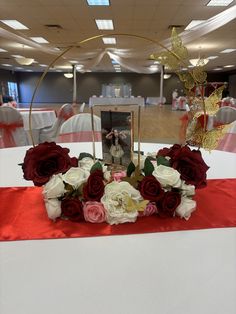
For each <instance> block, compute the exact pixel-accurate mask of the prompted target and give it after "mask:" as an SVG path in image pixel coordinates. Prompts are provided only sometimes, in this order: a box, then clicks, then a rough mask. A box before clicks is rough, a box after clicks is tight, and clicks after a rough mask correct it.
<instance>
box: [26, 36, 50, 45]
mask: <svg viewBox="0 0 236 314" xmlns="http://www.w3.org/2000/svg"><path fill="white" fill-rule="evenodd" d="M30 38H31V39H32V40H33V41H35V42H36V43H39V44H48V41H47V40H46V39H45V38H43V37H30Z"/></svg>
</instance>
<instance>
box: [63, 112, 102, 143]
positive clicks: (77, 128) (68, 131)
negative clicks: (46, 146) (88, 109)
mask: <svg viewBox="0 0 236 314" xmlns="http://www.w3.org/2000/svg"><path fill="white" fill-rule="evenodd" d="M93 121H94V137H95V141H101V118H100V117H98V116H96V115H93ZM92 140H93V133H92V122H91V114H90V113H79V114H76V115H74V116H73V117H71V118H70V119H68V120H67V121H66V122H64V123H63V124H62V126H61V129H60V135H59V136H58V139H57V142H60V143H69V142H91V141H92Z"/></svg>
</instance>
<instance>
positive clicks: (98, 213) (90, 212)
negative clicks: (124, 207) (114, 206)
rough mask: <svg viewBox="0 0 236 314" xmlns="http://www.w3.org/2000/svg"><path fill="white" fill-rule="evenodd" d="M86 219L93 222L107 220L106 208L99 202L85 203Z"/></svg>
mask: <svg viewBox="0 0 236 314" xmlns="http://www.w3.org/2000/svg"><path fill="white" fill-rule="evenodd" d="M83 210H84V219H85V220H86V221H88V222H92V223H101V222H104V221H105V217H106V215H105V208H104V207H103V205H102V203H99V202H86V203H85V204H84V208H83Z"/></svg>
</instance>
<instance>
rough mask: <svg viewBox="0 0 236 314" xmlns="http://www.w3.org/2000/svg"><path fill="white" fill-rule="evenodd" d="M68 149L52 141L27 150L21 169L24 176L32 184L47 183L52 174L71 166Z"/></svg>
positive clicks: (64, 170)
mask: <svg viewBox="0 0 236 314" xmlns="http://www.w3.org/2000/svg"><path fill="white" fill-rule="evenodd" d="M68 153H69V149H68V148H62V147H61V146H59V145H57V144H56V143H54V142H51V143H48V142H45V143H41V144H39V145H37V146H35V147H32V148H30V149H29V150H27V152H26V155H25V158H24V163H23V165H22V169H23V172H24V178H25V179H26V180H32V181H33V182H34V185H37V186H41V185H43V184H45V183H47V182H48V181H49V179H50V177H51V176H52V175H53V174H57V173H61V172H62V173H64V172H66V171H67V170H68V169H69V168H70V167H71V163H72V162H71V158H70V156H69V154H68Z"/></svg>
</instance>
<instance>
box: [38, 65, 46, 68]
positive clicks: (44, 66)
mask: <svg viewBox="0 0 236 314" xmlns="http://www.w3.org/2000/svg"><path fill="white" fill-rule="evenodd" d="M39 66H41V67H43V68H46V67H47V65H46V64H39Z"/></svg>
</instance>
